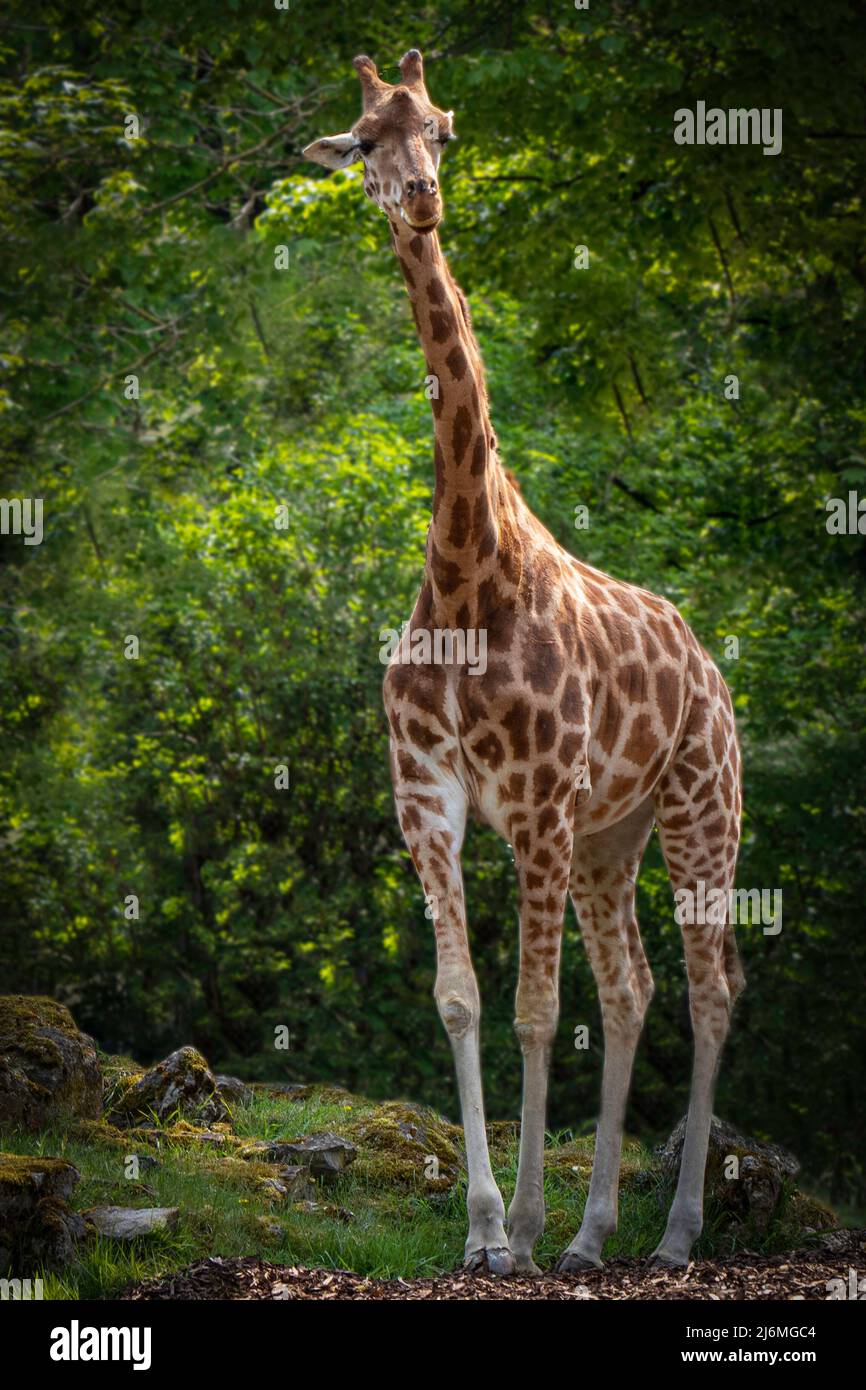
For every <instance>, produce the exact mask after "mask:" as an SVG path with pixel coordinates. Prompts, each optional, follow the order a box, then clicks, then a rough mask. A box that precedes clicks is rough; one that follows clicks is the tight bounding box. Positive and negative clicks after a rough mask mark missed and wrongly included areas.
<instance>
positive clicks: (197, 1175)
mask: <svg viewBox="0 0 866 1390" xmlns="http://www.w3.org/2000/svg"><path fill="white" fill-rule="evenodd" d="M376 1110H377V1106H376V1105H375V1104H373V1103H369V1102H365V1101H363V1100H359V1099H357V1098H355V1097H351V1098H347V1099H343V1098H340V1097H333V1096H332V1095H327V1094H326V1096H325V1097H322V1096H313V1097H311V1098H310V1099H309V1100H308V1101H304V1102H297V1101H287V1100H283V1099H273V1098H268V1097H264V1096H262V1095H257V1096H256V1099H255V1101H254V1103H253V1104H252V1106H250V1107H249V1108H246V1109H239V1110H238V1111H237V1112H236V1114H235V1117H234V1119H235V1129H236V1133H237V1134H238V1136H239V1137H242V1138H245V1139H254V1138H256V1139H275V1138H284V1139H291V1138H295V1137H297V1136H299V1135H301V1134H305V1133H312V1132H315V1131H321V1130H333V1131H335V1132H337V1133H340V1132H341V1131H344V1130H345V1128H346V1126H347V1124H349V1123H351V1122H352V1121H356V1120H358V1119H359V1118H364V1117H365V1116H367V1115H370V1116H372V1115H374V1114H375V1113H376ZM570 1141H571V1136H568V1135H566V1136H556V1135H551V1136H549V1137H548V1166H549V1168H550V1169H551V1171H549V1172H548V1173H547V1175H546V1181H545V1195H546V1203H547V1227H546V1230H545V1233H544V1236H543V1237H542V1240H541V1242H540V1243H539V1247H538V1249H537V1251H536V1260H537V1262H538V1263H539V1264H540V1265H541V1266H542V1267H543V1268H547V1267H550V1266H551V1265H552V1264H553V1263H554V1261H555V1260H556V1258H557V1256H558V1255H559V1254H560V1253H561V1251H562V1249H563V1248H564V1247H565V1246H566V1245H567V1244H568V1242H569V1241H570V1240H571V1238H572V1236H573V1235H574V1233H575V1232H576V1230H577V1229H578V1227H579V1225H580V1220H581V1216H582V1213H583V1207H584V1202H585V1200H586V1192H587V1186H588V1172H589V1162H590V1159H591V1154H592V1141H591V1140H578V1141H576V1143H575V1142H573V1141H571V1142H570ZM566 1144H568V1145H569V1147H568V1149H566V1148H565V1147H564V1146H565V1145H566ZM0 1147H2V1148H3V1149H5V1150H6V1151H7V1152H16V1153H22V1154H24V1153H29V1154H44V1155H53V1156H57V1157H63V1158H66V1159H67V1160H69V1161H70V1162H71V1163H74V1164H75V1166H76V1167H77V1168H78V1169H79V1171H80V1173H81V1175H82V1177H81V1182H80V1183H79V1185H78V1187H77V1188H76V1190H75V1192H74V1193H73V1196H72V1198H71V1199H70V1203H71V1205H74V1206H75V1207H76V1208H78V1209H84V1208H87V1207H90V1206H95V1205H106V1204H111V1205H118V1206H167V1207H174V1206H176V1207H179V1208H180V1212H181V1219H180V1223H179V1226H178V1229H177V1231H176V1232H174V1233H171V1234H169V1233H160V1234H157V1235H154V1236H151V1237H147V1238H144V1239H140V1240H137V1241H135V1242H132V1243H130V1244H120V1243H118V1242H114V1241H109V1240H105V1239H102V1238H100V1239H97V1240H94V1241H92V1242H88V1243H87V1244H86V1245H84V1246H83V1248H82V1253H81V1258H80V1262H79V1263H78V1264H77V1265H76V1266H75V1267H74V1268H70V1269H68V1270H66V1271H64V1272H63V1273H62V1274H60V1275H58V1274H47V1275H43V1278H44V1284H45V1297H46V1298H54V1299H92V1298H111V1297H113V1296H115V1295H116V1294H117V1293H118V1292H119V1291H120V1289H122V1288H123V1286H124V1285H125V1284H127V1283H129V1282H131V1281H135V1280H140V1279H146V1278H150V1277H153V1276H155V1275H158V1276H162V1275H166V1274H169V1273H171V1272H172V1271H173V1270H176V1269H179V1268H181V1267H183V1266H184V1265H187V1264H189V1263H190V1262H192V1261H193V1260H196V1259H199V1258H201V1257H203V1256H207V1255H221V1256H224V1257H230V1256H236V1255H257V1256H260V1257H262V1258H264V1259H268V1260H271V1261H273V1262H274V1263H277V1264H304V1265H317V1266H324V1267H329V1268H343V1269H351V1270H354V1271H356V1272H357V1273H360V1274H368V1275H372V1276H377V1277H397V1276H400V1277H403V1278H412V1277H415V1276H419V1275H433V1274H437V1273H440V1272H443V1271H446V1270H449V1269H453V1268H454V1266H455V1265H457V1264H458V1263H459V1261H460V1259H461V1258H462V1254H463V1244H464V1241H465V1238H466V1228H467V1222H466V1212H465V1182H462V1181H461V1182H457V1183H455V1184H454V1185H453V1186H452V1187H451V1188H450V1190H447V1191H444V1192H435V1193H431V1192H430V1191H429V1190H428V1189H425V1184H424V1181H423V1179H419V1180H418V1181H413V1180H412V1175H411V1172H410V1174H409V1177H408V1179H407V1177H406V1174H405V1173H404V1174H402V1175H401V1176H400V1177H399V1178H398V1179H395V1181H393V1182H388V1181H387V1180H386V1181H382V1180H381V1178H378V1179H375V1178H373V1177H371V1175H370V1173H369V1172H365V1171H364V1165H363V1163H362V1162H361V1158H360V1155H359V1162H358V1164H357V1165H356V1166H355V1167H354V1168H350V1169H349V1170H348V1171H347V1172H346V1173H345V1174H344V1175H341V1176H340V1177H339V1178H338V1179H337V1180H336V1181H335V1182H334V1183H333V1184H331V1185H329V1186H327V1187H322V1188H321V1189H320V1196H319V1201H320V1202H321V1203H322V1204H327V1206H328V1207H333V1208H335V1209H339V1208H343V1209H347V1210H348V1211H350V1212H351V1213H352V1215H353V1219H352V1220H351V1221H346V1220H344V1219H342V1218H341V1217H340V1216H339V1215H338V1214H337V1212H336V1210H335V1211H334V1212H333V1213H332V1212H329V1211H324V1210H320V1211H316V1212H305V1211H300V1210H295V1209H294V1208H293V1206H292V1204H291V1201H290V1200H289V1201H287V1202H279V1201H276V1202H274V1201H269V1200H268V1199H267V1198H266V1197H265V1196H264V1195H263V1194H262V1193H261V1192H260V1191H259V1190H257V1188H256V1176H257V1174H261V1173H262V1171H263V1169H262V1167H261V1165H258V1164H251V1163H247V1162H244V1161H241V1160H239V1159H238V1158H237V1157H235V1156H233V1155H232V1153H231V1152H225V1151H221V1150H218V1151H213V1150H202V1149H198V1148H183V1147H180V1146H178V1145H174V1144H171V1143H166V1142H165V1141H163V1142H162V1144H161V1147H160V1149H159V1150H158V1151H157V1150H155V1149H146V1148H145V1146H143V1145H142V1144H141V1143H140V1142H138V1143H134V1142H133V1141H131V1140H130V1141H129V1142H128V1143H127V1144H124V1145H122V1146H121V1147H119V1148H116V1147H111V1146H110V1142H106V1141H105V1140H101V1139H94V1138H92V1137H90V1136H89V1137H87V1138H86V1139H85V1138H78V1137H75V1135H74V1133H73V1134H72V1135H70V1134H65V1133H64V1132H62V1131H60V1130H54V1131H52V1130H47V1131H44V1132H43V1133H41V1134H38V1135H35V1136H34V1135H32V1134H30V1135H28V1134H24V1133H20V1132H15V1133H7V1134H5V1135H3V1136H2V1137H0ZM126 1152H139V1153H143V1152H152V1153H153V1154H154V1156H155V1157H156V1158H157V1161H158V1165H159V1166H158V1167H156V1168H152V1167H151V1168H148V1169H142V1172H141V1174H140V1177H139V1179H138V1180H137V1181H135V1180H131V1179H128V1178H127V1177H126V1176H125V1175H124V1155H125V1153H126ZM572 1157H576V1158H577V1159H578V1163H577V1167H578V1171H577V1172H575V1171H573V1170H572V1168H571V1158H572ZM493 1159H494V1172H495V1175H496V1178H497V1181H498V1183H499V1185H500V1188H501V1190H502V1193H503V1196H504V1198H505V1202H506V1206H507V1204H508V1202H509V1200H510V1198H511V1195H512V1193H513V1191H514V1184H515V1179H516V1167H517V1142H516V1139H514V1138H512V1137H507V1138H505V1139H502V1138H501V1137H498V1138H497V1142H496V1143H495V1144H494V1146H493ZM625 1159H626V1161H625V1165H624V1184H623V1190H622V1193H621V1199H620V1227H619V1230H618V1232H617V1234H616V1235H615V1236H613V1237H612V1238H611V1239H610V1241H609V1242H608V1244H607V1246H606V1248H605V1254H606V1255H609V1256H613V1255H630V1256H646V1255H648V1254H649V1253H650V1252H651V1250H652V1249H653V1248H654V1247H655V1245H656V1244H657V1243H658V1240H659V1237H660V1235H661V1233H662V1230H663V1229H664V1223H665V1217H666V1212H667V1205H668V1204H669V1201H670V1192H669V1191H668V1190H667V1189H665V1188H663V1187H662V1186H661V1185H660V1183H659V1179H658V1176H657V1174H656V1173H655V1170H654V1168H653V1166H652V1162H651V1158H650V1155H649V1153H648V1151H647V1150H645V1149H641V1148H640V1146H638V1145H636V1144H633V1143H632V1144H630V1145H628V1146H627V1150H626V1155H625ZM265 1222H269V1223H276V1224H277V1226H278V1227H279V1234H275V1233H272V1232H270V1231H268V1230H266V1229H265V1228H264V1226H265ZM800 1236H801V1230H800V1229H799V1227H798V1224H797V1218H796V1216H795V1214H794V1213H793V1209H792V1204H791V1202H790V1201H786V1202H784V1203H783V1205H782V1214H781V1217H780V1218H779V1219H777V1220H776V1221H775V1222H774V1224H773V1225H772V1226H771V1227H770V1230H769V1231H768V1232H767V1233H765V1234H764V1235H762V1236H759V1235H758V1234H757V1233H756V1232H754V1231H740V1232H739V1233H737V1234H732V1232H731V1231H730V1229H729V1227H728V1226H727V1225H726V1224H725V1221H724V1213H723V1212H722V1210H721V1209H720V1208H719V1209H716V1208H715V1207H714V1205H713V1204H712V1203H709V1204H708V1210H707V1217H706V1224H705V1229H704V1233H703V1235H702V1236H701V1238H700V1241H699V1242H698V1244H697V1246H696V1249H695V1252H694V1253H695V1256H696V1258H701V1257H705V1256H708V1255H713V1254H716V1255H718V1254H727V1253H730V1252H732V1251H734V1250H735V1249H737V1248H744V1247H746V1248H749V1249H752V1250H759V1251H762V1252H767V1253H769V1252H772V1251H774V1250H782V1249H788V1248H791V1246H792V1245H793V1244H796V1243H798V1240H799V1238H800ZM28 1273H31V1272H29V1271H28ZM35 1273H37V1271H32V1274H31V1277H32V1275H33V1274H35Z"/></svg>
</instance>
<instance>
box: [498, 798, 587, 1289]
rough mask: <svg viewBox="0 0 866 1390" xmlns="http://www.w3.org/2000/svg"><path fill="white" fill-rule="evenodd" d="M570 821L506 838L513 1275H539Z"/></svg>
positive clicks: (556, 818)
mask: <svg viewBox="0 0 866 1390" xmlns="http://www.w3.org/2000/svg"><path fill="white" fill-rule="evenodd" d="M571 827H572V815H571V814H568V815H567V814H566V812H565V810H564V808H562V807H561V806H556V805H553V804H551V805H550V806H548V807H546V808H544V809H543V810H542V811H541V813H540V814H538V815H532V816H529V815H524V816H522V817H521V819H520V822H519V828H515V830H514V832H513V841H514V861H515V865H516V867H517V873H518V878H519V880H520V973H519V978H518V985H517V997H516V1001H515V1018H514V1030H515V1032H516V1034H517V1037H518V1040H519V1042H520V1049H521V1052H522V1053H523V1110H522V1117H521V1124H520V1155H519V1159H518V1168H517V1186H516V1188H515V1192H514V1197H513V1200H512V1202H511V1205H510V1207H509V1209H508V1235H509V1240H510V1242H511V1249H512V1252H513V1254H514V1259H515V1264H516V1268H517V1272H518V1273H519V1274H540V1273H541V1271H540V1270H539V1268H538V1266H537V1265H536V1264H535V1261H534V1260H533V1257H532V1252H533V1250H534V1248H535V1244H536V1242H537V1240H538V1238H539V1236H540V1235H541V1233H542V1231H543V1230H544V1132H545V1112H546V1108H547V1078H548V1072H549V1069H550V1055H551V1051H552V1048H553V1039H554V1035H555V1033H556V1025H557V1022H558V1019H559V952H560V944H561V940H562V919H563V914H564V912H565V900H566V895H567V889H568V873H569V864H570V861H571V846H572V828H571Z"/></svg>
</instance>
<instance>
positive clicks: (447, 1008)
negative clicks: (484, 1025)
mask: <svg viewBox="0 0 866 1390" xmlns="http://www.w3.org/2000/svg"><path fill="white" fill-rule="evenodd" d="M468 994H469V991H468V990H463V991H461V993H460V994H455V993H454V992H453V991H449V992H448V993H443V994H439V993H437V995H436V1007H437V1008H438V1010H439V1017H440V1018H441V1020H442V1022H443V1024H444V1026H445V1031H446V1033H447V1034H448V1036H449V1038H465V1037H466V1034H467V1033H469V1032H471V1031H472V1029H473V1028H474V1027H475V1025H476V1024H477V1023H478V1017H479V1013H480V1009H479V1007H478V1003H477V1001H475V1000H472V999H470V998H469V997H468Z"/></svg>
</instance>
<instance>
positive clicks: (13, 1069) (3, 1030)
mask: <svg viewBox="0 0 866 1390" xmlns="http://www.w3.org/2000/svg"><path fill="white" fill-rule="evenodd" d="M101 1110H102V1075H101V1072H100V1069H99V1061H98V1058H97V1053H96V1046H95V1044H94V1042H93V1039H92V1038H89V1037H88V1036H87V1034H86V1033H82V1032H81V1031H80V1029H79V1028H78V1027H77V1026H76V1023H75V1020H74V1019H73V1017H72V1015H71V1013H70V1012H69V1010H68V1009H67V1008H65V1007H64V1005H63V1004H58V1003H57V1001H56V999H47V998H43V997H41V996H38V995H37V996H28V995H21V994H6V995H0V1124H5V1125H21V1126H23V1127H24V1128H25V1129H30V1130H32V1129H44V1128H45V1127H46V1126H47V1125H50V1124H51V1123H52V1122H54V1121H56V1120H66V1119H68V1118H70V1117H72V1116H77V1117H80V1118H84V1119H96V1118H97V1117H98V1116H99V1115H100V1113H101Z"/></svg>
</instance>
